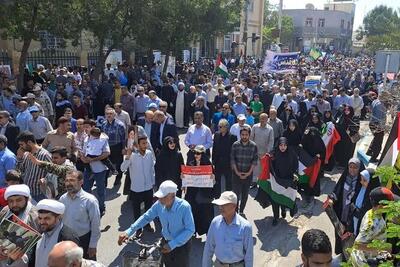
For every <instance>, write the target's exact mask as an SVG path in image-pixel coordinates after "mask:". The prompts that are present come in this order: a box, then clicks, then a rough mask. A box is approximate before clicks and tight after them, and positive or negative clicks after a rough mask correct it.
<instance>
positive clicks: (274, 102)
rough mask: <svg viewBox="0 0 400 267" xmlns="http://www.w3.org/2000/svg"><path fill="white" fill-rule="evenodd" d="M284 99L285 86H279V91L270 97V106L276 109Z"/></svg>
mask: <svg viewBox="0 0 400 267" xmlns="http://www.w3.org/2000/svg"><path fill="white" fill-rule="evenodd" d="M285 100H286V95H285V88H284V87H281V88H280V89H279V93H277V94H275V95H274V98H273V99H272V106H274V107H275V108H277V109H278V108H279V107H280V105H281V104H282V102H283V101H285Z"/></svg>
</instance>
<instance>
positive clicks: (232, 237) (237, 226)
mask: <svg viewBox="0 0 400 267" xmlns="http://www.w3.org/2000/svg"><path fill="white" fill-rule="evenodd" d="M214 254H215V257H216V258H217V259H218V260H219V261H221V262H222V263H235V262H240V261H244V266H246V267H247V266H253V233H252V227H251V224H250V223H249V222H248V221H247V220H245V219H244V218H243V217H241V216H240V215H239V214H236V215H235V217H234V218H233V220H232V222H231V224H229V225H228V224H226V222H225V219H224V218H223V217H222V215H218V216H217V217H215V218H214V220H213V221H212V222H211V224H210V228H209V229H208V233H207V240H206V244H205V245H204V251H203V264H202V266H203V267H211V266H212V257H213V255H214Z"/></svg>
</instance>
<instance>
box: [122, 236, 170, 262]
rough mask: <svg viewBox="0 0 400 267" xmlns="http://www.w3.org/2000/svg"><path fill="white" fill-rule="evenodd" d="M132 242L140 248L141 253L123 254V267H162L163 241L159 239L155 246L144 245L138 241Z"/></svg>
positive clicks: (127, 252)
mask: <svg viewBox="0 0 400 267" xmlns="http://www.w3.org/2000/svg"><path fill="white" fill-rule="evenodd" d="M130 242H134V243H136V244H137V245H138V246H139V247H140V251H139V253H137V252H134V251H126V252H125V253H123V254H122V267H161V266H162V262H161V248H162V239H158V240H157V241H156V242H154V243H153V244H150V245H148V244H143V243H141V242H139V240H137V239H133V240H131V241H130Z"/></svg>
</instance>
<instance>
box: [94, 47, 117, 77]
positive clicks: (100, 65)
mask: <svg viewBox="0 0 400 267" xmlns="http://www.w3.org/2000/svg"><path fill="white" fill-rule="evenodd" d="M103 47H104V40H100V41H99V60H98V62H97V64H96V68H95V69H94V73H93V76H94V78H95V79H96V80H97V81H98V82H99V83H101V82H102V80H103V77H102V76H103V70H104V64H105V62H106V59H107V57H108V55H109V54H110V53H111V51H112V50H113V47H114V45H111V46H110V47H109V48H108V50H107V51H106V52H105V53H104V51H103Z"/></svg>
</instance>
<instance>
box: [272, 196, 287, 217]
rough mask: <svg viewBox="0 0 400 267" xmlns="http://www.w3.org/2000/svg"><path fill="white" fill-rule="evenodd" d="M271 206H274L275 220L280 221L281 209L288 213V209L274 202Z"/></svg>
mask: <svg viewBox="0 0 400 267" xmlns="http://www.w3.org/2000/svg"><path fill="white" fill-rule="evenodd" d="M271 204H272V213H273V214H274V219H275V220H278V219H279V208H280V210H281V211H283V212H286V208H285V207H283V206H281V205H279V204H278V203H275V202H274V201H271Z"/></svg>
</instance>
